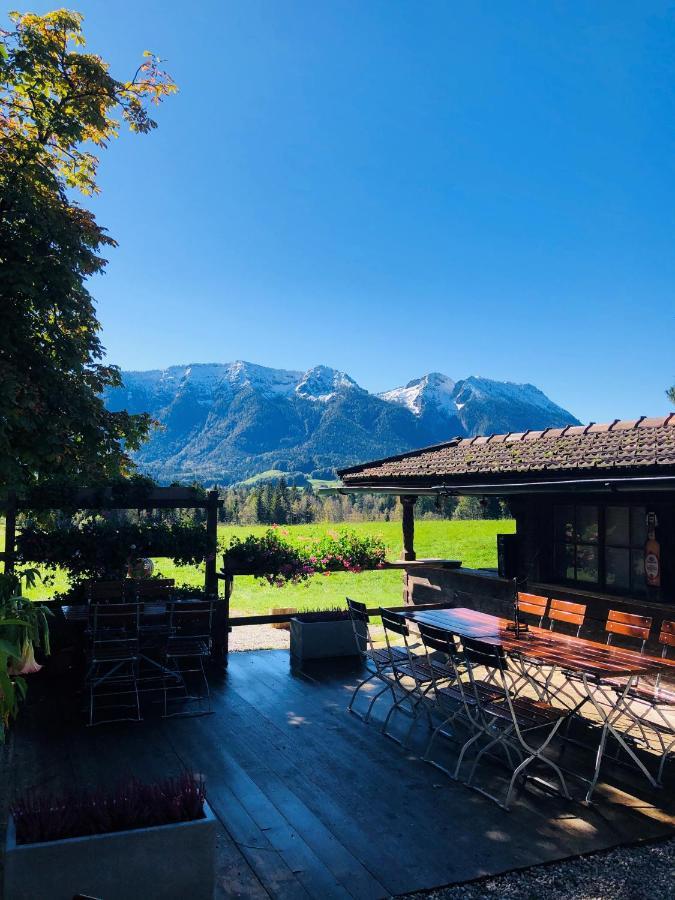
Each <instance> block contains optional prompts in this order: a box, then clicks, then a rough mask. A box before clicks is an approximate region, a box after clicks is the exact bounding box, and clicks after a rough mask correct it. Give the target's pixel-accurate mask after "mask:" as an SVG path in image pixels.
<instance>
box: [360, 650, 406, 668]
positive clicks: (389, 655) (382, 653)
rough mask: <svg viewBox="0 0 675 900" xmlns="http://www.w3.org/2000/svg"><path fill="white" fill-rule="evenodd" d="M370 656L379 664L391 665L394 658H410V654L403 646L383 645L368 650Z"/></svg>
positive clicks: (397, 660) (396, 659)
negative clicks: (387, 646) (389, 646)
mask: <svg viewBox="0 0 675 900" xmlns="http://www.w3.org/2000/svg"><path fill="white" fill-rule="evenodd" d="M368 658H369V659H372V660H373V662H376V663H377V664H378V665H379V666H385V667H386V666H390V667H391V665H392V660H394V661H395V662H403V660H407V659H408V654H407V653H406V652H405V650H404V649H402V648H401V647H391V648H390V649H387V648H386V647H383V648H378V649H373V650H368Z"/></svg>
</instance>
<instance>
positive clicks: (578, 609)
mask: <svg viewBox="0 0 675 900" xmlns="http://www.w3.org/2000/svg"><path fill="white" fill-rule="evenodd" d="M546 618H547V619H548V627H549V630H550V631H557V630H558V625H559V624H560V623H564V624H566V625H570V626H571V629H570V630H571V631H572V633H573V634H574V636H575V637H579V634H580V632H581V627H582V625H583V624H584V621H585V619H586V605H585V604H584V603H570V602H569V601H568V600H554V599H552V600H551V603H550V606H549V608H548V615H547V616H546Z"/></svg>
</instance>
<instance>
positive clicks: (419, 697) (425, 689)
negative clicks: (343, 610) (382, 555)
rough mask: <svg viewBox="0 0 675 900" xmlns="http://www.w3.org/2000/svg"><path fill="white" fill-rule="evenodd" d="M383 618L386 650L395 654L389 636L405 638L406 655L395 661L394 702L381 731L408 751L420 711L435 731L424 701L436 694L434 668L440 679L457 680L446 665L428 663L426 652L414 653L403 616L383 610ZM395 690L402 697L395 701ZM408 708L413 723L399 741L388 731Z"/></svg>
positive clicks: (393, 674) (392, 672) (434, 662)
mask: <svg viewBox="0 0 675 900" xmlns="http://www.w3.org/2000/svg"><path fill="white" fill-rule="evenodd" d="M380 614H381V616H382V624H383V626H384V636H385V640H386V642H387V647H388V648H389V650H390V651H391V650H392V643H391V639H390V635H391V634H396V635H397V636H398V637H401V638H403V649H404V650H405V653H406V658H403V659H402V660H401V659H397V658H392V671H391V676H390V678H392V679H393V681H392V687H393V688H394V691H393V701H394V702H393V703H392V705H391V707H390V709H389V711H388V713H387V716H386V718H385V720H384V724H383V725H382V729H381V730H382V734H384V735H386V736H387V737H390V738H391V739H392V740H394V741H396V742H397V743H399V744H402V745H403V746H404V747H405V746H407V745H408V741H409V739H410V736H411V734H412V730H413V727H414V725H415V722H416V721H417V719H418V718H419V712H420V710H422V711H423V712H424V714H425V717H426V719H427V722H428V724H429V727H430V728H433V721H432V719H431V714H430V712H429V709H428V706H427V703H425V701H427V700H428V696H427V695H428V694H429V691H432V690H433V682H434V674H432V667H433V668H434V669H435V671H436V675H437V676H438V677H439V678H441V677H443V676H445V677H446V678H447V679H448V680H450V679H452V678H454V675H453V673H452V671H451V670H450V669H449V668H448V667H447V666H446V665H444V664H443V663H440V662H436V661H433V660H430V659H428V657H427V653H426V650H425V652H424V654H423V655H420V656H418V655H417V654H415V653H413V647H414V646H417V645H412V644H411V643H410V626H409V625H408V622H407V620H406V619H405V618H404V617H403V616H401V615H399V614H397V613H394V612H392V611H391V610H387V609H380ZM411 682H412V684H411ZM396 690H398V691H400V696H399V697H396ZM406 705H409V713H410V715H411V721H410V726H409V728H408V731H407V733H406V736H405V738H404V739H403V740H400V739H399V738H397V737H396V736H395V735H393V734H390V733H389V732H388V731H387V727H388V725H389V722H390V720H391V717H392V715H393V714H394V712H396V710H400V711H401V712H404V713H407V712H408V709H406Z"/></svg>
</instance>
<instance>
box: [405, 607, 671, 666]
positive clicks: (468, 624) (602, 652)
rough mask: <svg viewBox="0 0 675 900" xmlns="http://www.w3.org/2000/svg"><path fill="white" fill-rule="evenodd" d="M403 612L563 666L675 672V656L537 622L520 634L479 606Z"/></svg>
mask: <svg viewBox="0 0 675 900" xmlns="http://www.w3.org/2000/svg"><path fill="white" fill-rule="evenodd" d="M401 615H403V616H405V617H406V618H407V619H410V620H411V621H413V622H418V623H421V624H424V625H433V626H434V627H436V628H442V629H443V630H444V631H450V632H452V633H453V634H456V635H459V637H468V638H476V639H477V640H481V641H485V642H486V643H490V644H493V645H495V644H496V645H501V646H503V647H504V649H505V650H506V651H507V652H509V653H519V654H520V655H521V656H523V657H525V658H527V659H530V660H532V661H533V662H540V663H543V664H544V665H555V666H559V667H560V668H563V669H567V670H568V671H574V672H577V673H579V674H586V675H592V676H595V677H613V676H621V675H648V674H651V673H655V672H658V671H662V672H663V671H664V670H666V671H668V673H669V674H670V675H673V676H675V660H667V659H663V658H662V657H660V656H646V655H642V654H640V653H637V652H636V651H634V650H626V649H624V648H623V647H617V646H612V645H607V644H599V643H597V642H596V641H589V640H586V638H578V637H574V636H573V635H567V634H561V633H559V632H555V631H548V630H547V629H544V628H536V627H534V626H530V628H529V632H528V634H527V635H526V636H524V637H523V636H520V637H516V635H515V634H514V633H513V631H508V630H507V625H509V624H510V623H509V620H508V619H500V618H499V617H498V616H491V615H489V614H488V613H483V612H479V611H478V610H475V609H466V608H464V607H458V608H455V609H433V610H420V611H419V612H416V611H415V610H414V609H411V610H410V612H407V611H406V612H402V613H401Z"/></svg>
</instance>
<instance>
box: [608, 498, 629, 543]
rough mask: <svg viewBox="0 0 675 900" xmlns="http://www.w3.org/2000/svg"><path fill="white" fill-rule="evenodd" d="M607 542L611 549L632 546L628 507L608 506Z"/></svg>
mask: <svg viewBox="0 0 675 900" xmlns="http://www.w3.org/2000/svg"><path fill="white" fill-rule="evenodd" d="M605 540H606V541H607V543H608V544H609V545H610V547H628V546H629V544H630V514H629V510H628V507H627V506H608V507H607V510H606V511H605Z"/></svg>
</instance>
